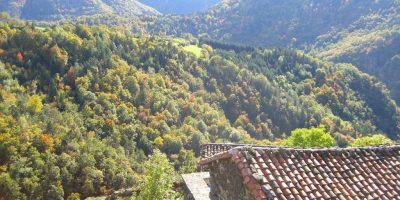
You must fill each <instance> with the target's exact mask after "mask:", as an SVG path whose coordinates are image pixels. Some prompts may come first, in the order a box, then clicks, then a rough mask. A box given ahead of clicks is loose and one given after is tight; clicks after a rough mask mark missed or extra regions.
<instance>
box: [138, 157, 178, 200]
mask: <svg viewBox="0 0 400 200" xmlns="http://www.w3.org/2000/svg"><path fill="white" fill-rule="evenodd" d="M144 169H145V170H144V178H143V185H142V187H141V188H140V195H139V199H140V200H147V199H153V200H162V199H174V197H175V195H176V194H175V192H174V191H173V190H172V186H173V181H174V176H173V175H174V169H173V167H172V165H171V164H170V163H169V161H168V158H167V156H166V155H165V154H163V153H161V152H160V151H159V150H156V151H155V152H154V154H153V155H152V156H150V159H149V160H148V161H147V162H146V163H145V164H144Z"/></svg>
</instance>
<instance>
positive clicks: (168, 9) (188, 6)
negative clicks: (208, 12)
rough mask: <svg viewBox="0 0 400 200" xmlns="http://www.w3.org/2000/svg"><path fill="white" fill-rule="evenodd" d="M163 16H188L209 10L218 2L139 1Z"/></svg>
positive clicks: (201, 0) (191, 0)
mask: <svg viewBox="0 0 400 200" xmlns="http://www.w3.org/2000/svg"><path fill="white" fill-rule="evenodd" d="M140 2H142V3H143V4H146V5H149V6H151V7H153V8H155V9H157V10H158V11H160V12H161V13H164V14H189V13H194V12H198V11H204V10H205V9H211V8H212V7H213V6H215V5H216V4H217V3H218V2H220V0H140Z"/></svg>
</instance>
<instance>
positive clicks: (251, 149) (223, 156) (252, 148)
mask: <svg viewBox="0 0 400 200" xmlns="http://www.w3.org/2000/svg"><path fill="white" fill-rule="evenodd" d="M260 150H261V151H268V150H270V151H271V153H278V152H280V153H285V154H286V153H287V152H289V153H295V152H297V153H334V154H335V153H350V152H357V151H388V150H389V151H390V150H400V145H379V146H368V147H347V148H339V147H333V148H293V147H282V146H262V147H261V146H253V145H244V146H237V147H234V148H232V149H229V150H227V151H223V152H221V153H218V154H215V155H213V156H211V157H208V158H204V159H202V160H200V162H199V165H207V164H210V163H211V162H213V161H217V160H225V159H228V158H231V157H232V156H233V155H236V154H238V152H242V151H244V152H254V153H255V152H258V151H260Z"/></svg>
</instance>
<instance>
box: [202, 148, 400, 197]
mask: <svg viewBox="0 0 400 200" xmlns="http://www.w3.org/2000/svg"><path fill="white" fill-rule="evenodd" d="M226 159H230V160H231V161H232V163H234V164H235V165H236V166H237V167H238V168H239V170H240V172H241V175H242V177H243V180H244V184H245V185H246V187H247V188H248V189H249V191H250V192H251V194H252V195H253V197H254V199H257V200H258V199H299V200H300V199H390V200H392V199H400V146H380V147H368V148H346V149H292V148H278V147H236V148H233V149H230V150H229V151H225V152H222V153H219V154H216V155H214V156H212V157H209V158H205V159H203V160H201V161H200V165H203V166H204V165H208V164H211V163H213V162H216V161H218V160H226Z"/></svg>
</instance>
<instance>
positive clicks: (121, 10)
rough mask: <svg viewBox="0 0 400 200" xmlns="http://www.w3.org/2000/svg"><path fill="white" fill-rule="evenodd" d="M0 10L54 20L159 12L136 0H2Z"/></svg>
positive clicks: (33, 17)
mask: <svg viewBox="0 0 400 200" xmlns="http://www.w3.org/2000/svg"><path fill="white" fill-rule="evenodd" d="M0 12H8V13H9V14H10V15H11V16H13V17H20V18H23V19H33V20H54V19H62V18H71V17H77V16H83V15H95V14H107V13H108V14H110V13H114V14H116V15H125V16H133V15H138V14H158V11H156V10H155V9H153V8H150V7H148V6H145V5H143V4H141V3H140V2H138V1H136V0H72V1H64V0H0Z"/></svg>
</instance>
